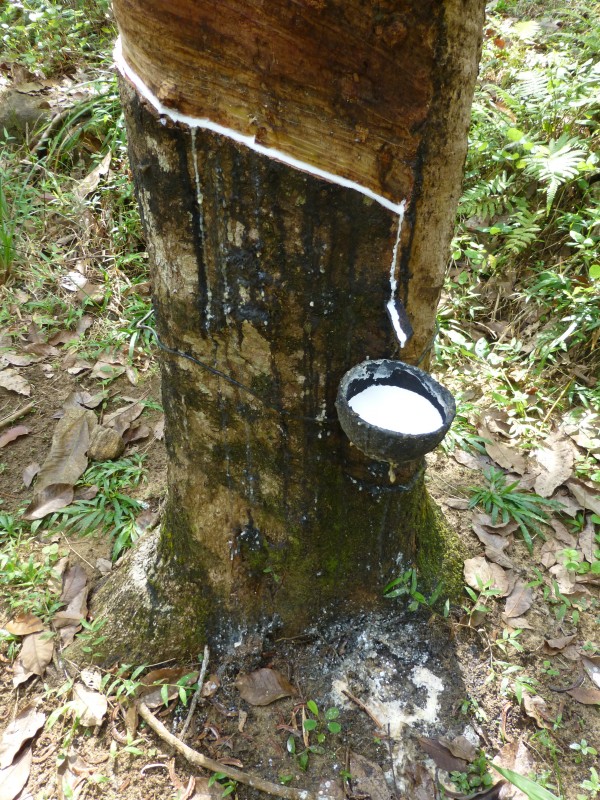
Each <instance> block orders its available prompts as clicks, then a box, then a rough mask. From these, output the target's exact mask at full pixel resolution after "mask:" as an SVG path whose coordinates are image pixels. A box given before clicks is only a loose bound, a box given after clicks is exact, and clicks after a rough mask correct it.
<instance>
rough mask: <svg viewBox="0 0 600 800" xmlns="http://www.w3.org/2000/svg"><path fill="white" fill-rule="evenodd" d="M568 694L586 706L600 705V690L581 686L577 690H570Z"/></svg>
mask: <svg viewBox="0 0 600 800" xmlns="http://www.w3.org/2000/svg"><path fill="white" fill-rule="evenodd" d="M567 694H569V695H571V697H572V698H573V699H574V700H577V702H578V703H581V704H582V705H584V706H597V705H600V689H595V688H587V687H584V686H579V687H578V688H577V689H569V690H568V692H567Z"/></svg>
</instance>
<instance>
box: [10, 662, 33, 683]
mask: <svg viewBox="0 0 600 800" xmlns="http://www.w3.org/2000/svg"><path fill="white" fill-rule="evenodd" d="M32 675H33V672H31V671H30V670H28V669H25V667H24V666H23V664H22V663H21V659H20V658H17V660H16V661H15V663H14V664H13V679H12V682H13V686H14V687H17V686H20V685H21V684H22V683H25V681H28V680H29V678H31V676H32Z"/></svg>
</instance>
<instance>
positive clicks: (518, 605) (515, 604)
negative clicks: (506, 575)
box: [504, 581, 533, 617]
mask: <svg viewBox="0 0 600 800" xmlns="http://www.w3.org/2000/svg"><path fill="white" fill-rule="evenodd" d="M532 603H533V589H532V588H531V587H530V586H527V585H526V584H524V583H523V582H521V581H517V583H516V584H515V587H514V589H513V590H512V592H511V593H510V594H509V595H508V597H507V598H506V605H505V607H504V613H505V615H506V616H507V617H520V616H521V615H522V614H525V613H526V612H527V611H529V609H530V608H531V604H532Z"/></svg>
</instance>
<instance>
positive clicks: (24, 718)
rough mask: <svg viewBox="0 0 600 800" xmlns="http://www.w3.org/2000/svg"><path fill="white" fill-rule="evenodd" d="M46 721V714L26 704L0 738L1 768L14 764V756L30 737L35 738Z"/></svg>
mask: <svg viewBox="0 0 600 800" xmlns="http://www.w3.org/2000/svg"><path fill="white" fill-rule="evenodd" d="M45 721H46V715H45V714H44V713H42V712H41V711H36V709H35V706H33V705H28V706H26V707H25V708H24V709H23V710H22V711H21V712H20V713H19V714H17V716H16V717H15V718H14V720H13V721H12V722H11V723H10V724H9V726H8V727H7V728H6V729H5V731H4V733H3V734H2V738H0V769H6V767H8V766H9V765H10V764H12V762H13V759H14V757H15V756H16V755H17V753H18V752H19V750H20V749H21V747H23V745H24V744H25V742H26V741H28V740H29V739H33V737H34V736H35V735H36V733H37V732H38V731H39V729H40V728H41V727H42V725H43V724H44V722H45Z"/></svg>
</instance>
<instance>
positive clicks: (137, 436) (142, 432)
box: [123, 422, 150, 444]
mask: <svg viewBox="0 0 600 800" xmlns="http://www.w3.org/2000/svg"><path fill="white" fill-rule="evenodd" d="M148 436H150V428H149V427H148V425H146V424H145V423H144V422H142V423H141V424H140V425H132V426H131V428H128V429H127V430H126V431H125V433H124V434H123V441H124V442H125V444H131V443H132V442H139V441H140V440H141V439H147V438H148Z"/></svg>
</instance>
